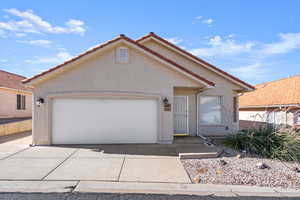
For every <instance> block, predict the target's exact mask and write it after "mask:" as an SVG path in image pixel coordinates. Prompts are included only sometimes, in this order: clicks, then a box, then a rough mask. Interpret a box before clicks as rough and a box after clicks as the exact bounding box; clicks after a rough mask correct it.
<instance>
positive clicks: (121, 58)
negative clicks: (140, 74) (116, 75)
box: [116, 47, 129, 63]
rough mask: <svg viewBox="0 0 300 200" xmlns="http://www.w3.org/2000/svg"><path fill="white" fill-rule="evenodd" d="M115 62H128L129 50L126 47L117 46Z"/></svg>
mask: <svg viewBox="0 0 300 200" xmlns="http://www.w3.org/2000/svg"><path fill="white" fill-rule="evenodd" d="M116 58H117V60H116V61H117V63H128V62H129V51H128V48H126V47H119V48H117V56H116Z"/></svg>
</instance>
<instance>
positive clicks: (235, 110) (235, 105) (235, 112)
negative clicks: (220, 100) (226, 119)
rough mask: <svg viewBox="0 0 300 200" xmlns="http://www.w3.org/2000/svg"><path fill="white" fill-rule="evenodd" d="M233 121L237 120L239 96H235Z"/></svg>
mask: <svg viewBox="0 0 300 200" xmlns="http://www.w3.org/2000/svg"><path fill="white" fill-rule="evenodd" d="M232 109H233V110H232V111H233V112H232V114H233V122H237V97H233V108H232Z"/></svg>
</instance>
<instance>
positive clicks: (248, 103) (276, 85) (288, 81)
mask: <svg viewBox="0 0 300 200" xmlns="http://www.w3.org/2000/svg"><path fill="white" fill-rule="evenodd" d="M255 88H256V90H254V91H252V92H247V93H245V94H243V95H242V96H241V97H240V98H239V101H240V107H241V108H243V107H264V106H265V107H270V106H280V105H295V104H299V105H300V75H297V76H293V77H289V78H284V79H279V80H275V81H271V82H266V83H262V84H258V85H256V86H255Z"/></svg>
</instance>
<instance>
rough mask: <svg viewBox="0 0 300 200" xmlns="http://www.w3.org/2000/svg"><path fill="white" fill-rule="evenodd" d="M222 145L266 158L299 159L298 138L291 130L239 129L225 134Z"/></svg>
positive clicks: (299, 147)
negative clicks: (234, 132) (227, 134)
mask: <svg viewBox="0 0 300 200" xmlns="http://www.w3.org/2000/svg"><path fill="white" fill-rule="evenodd" d="M224 145H225V146H228V147H231V148H233V149H236V150H245V151H246V152H247V153H250V154H255V155H258V156H262V157H266V158H273V159H279V160H284V161H300V140H299V139H298V138H297V136H296V134H295V133H294V132H292V131H280V130H278V129H275V128H271V127H270V128H261V129H249V130H241V131H238V132H237V133H236V134H232V135H229V136H227V137H226V138H225V140H224Z"/></svg>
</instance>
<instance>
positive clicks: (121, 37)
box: [22, 34, 215, 87]
mask: <svg viewBox="0 0 300 200" xmlns="http://www.w3.org/2000/svg"><path fill="white" fill-rule="evenodd" d="M119 40H124V41H126V42H128V44H131V45H133V46H134V47H136V48H138V49H140V50H143V51H145V52H146V53H149V54H150V55H152V56H153V57H154V58H156V59H159V60H161V61H162V62H164V63H167V64H169V65H171V66H172V67H174V68H176V70H178V71H180V72H181V73H183V74H186V75H187V76H190V77H192V78H193V79H195V80H197V81H199V82H201V83H202V84H204V85H206V86H207V87H214V86H215V83H213V82H211V81H209V80H207V79H205V78H203V77H202V76H200V75H198V74H195V73H194V72H191V71H190V70H188V69H186V68H185V67H183V66H181V65H179V64H177V63H176V62H174V61H173V60H170V59H168V58H166V57H164V56H163V55H161V54H159V53H157V52H155V51H153V50H151V49H149V48H148V47H146V46H144V45H142V44H140V43H138V42H136V41H135V40H133V39H131V38H129V37H127V36H125V35H124V34H120V35H119V36H118V37H116V38H114V39H112V40H109V41H107V42H105V43H102V44H100V45H98V46H96V47H94V48H91V49H89V50H88V51H86V52H84V53H81V54H79V55H77V56H75V57H74V58H71V59H70V60H67V61H65V62H64V63H62V64H60V65H57V66H55V67H53V68H50V69H48V70H47V71H44V72H41V73H40V74H37V75H35V76H33V77H31V78H28V79H25V80H23V81H22V82H23V83H25V84H26V83H29V82H31V81H32V80H35V79H37V78H40V77H43V76H44V75H47V74H49V73H51V72H53V71H56V70H58V69H60V68H62V67H64V66H65V65H67V64H69V63H72V62H74V61H76V60H78V59H80V58H82V57H84V56H86V55H88V54H90V53H93V52H95V51H97V50H100V49H102V48H103V47H106V46H108V45H110V44H112V43H114V42H116V41H119Z"/></svg>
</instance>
